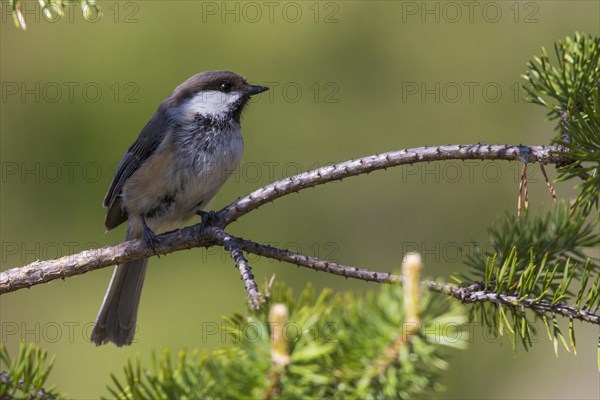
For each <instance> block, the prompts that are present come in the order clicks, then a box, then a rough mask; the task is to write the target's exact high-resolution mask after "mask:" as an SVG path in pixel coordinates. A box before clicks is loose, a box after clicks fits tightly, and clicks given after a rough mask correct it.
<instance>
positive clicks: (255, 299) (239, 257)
mask: <svg viewBox="0 0 600 400" xmlns="http://www.w3.org/2000/svg"><path fill="white" fill-rule="evenodd" d="M205 233H206V234H209V235H212V236H214V237H215V238H216V239H217V240H218V242H219V244H220V245H221V246H223V247H224V248H225V250H227V251H228V252H229V254H230V255H231V258H232V259H233V260H234V261H235V266H236V267H237V269H239V270H240V275H241V278H242V281H243V282H244V288H245V289H246V292H248V304H249V306H250V308H251V309H253V310H259V309H260V308H261V306H262V303H263V301H262V296H261V294H260V290H259V289H258V286H256V282H255V281H254V275H252V269H251V268H250V265H249V264H248V260H246V257H244V253H243V252H242V250H241V249H240V246H239V245H238V243H237V242H236V241H235V239H234V238H233V237H232V236H230V235H229V234H228V233H227V232H225V231H224V230H223V229H221V228H217V227H210V228H207V229H206V230H205Z"/></svg>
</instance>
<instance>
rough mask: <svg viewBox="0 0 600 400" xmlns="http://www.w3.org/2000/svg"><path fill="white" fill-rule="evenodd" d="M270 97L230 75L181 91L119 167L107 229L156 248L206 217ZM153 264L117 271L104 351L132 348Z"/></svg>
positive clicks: (202, 78)
mask: <svg viewBox="0 0 600 400" xmlns="http://www.w3.org/2000/svg"><path fill="white" fill-rule="evenodd" d="M265 90H268V88H267V87H264V86H257V85H250V84H249V83H248V82H246V80H245V79H244V78H243V77H241V76H240V75H237V74H235V73H233V72H228V71H206V72H201V73H199V74H197V75H194V76H192V77H191V78H189V79H188V80H187V81H185V82H183V83H182V84H181V85H179V86H178V87H177V88H175V90H174V91H173V93H171V95H170V96H169V97H167V98H166V99H165V100H164V101H163V102H162V103H161V104H160V106H159V107H158V110H156V112H155V113H154V115H153V116H152V118H150V121H148V123H147V124H146V126H145V127H144V129H142V131H141V132H140V135H139V136H138V138H137V139H136V140H135V142H133V144H132V145H131V147H130V148H129V150H128V151H127V153H126V154H125V156H124V157H123V158H122V159H121V162H120V163H119V166H118V167H117V170H116V173H115V176H114V178H113V181H112V183H111V185H110V187H109V189H108V192H107V193H106V196H105V198H104V203H103V205H104V207H106V208H108V211H107V213H106V219H105V221H104V225H105V226H106V229H107V230H111V229H113V228H116V227H117V226H119V225H120V224H122V223H123V222H125V221H127V233H126V235H125V239H126V240H133V239H143V240H144V242H145V243H146V244H147V245H149V246H151V247H154V246H155V245H156V243H157V238H156V236H155V235H156V234H158V233H161V232H166V231H169V230H173V229H177V228H178V227H180V226H181V224H183V223H185V222H186V221H188V220H189V219H190V218H192V217H193V216H194V215H200V216H202V215H203V214H205V212H204V211H203V209H204V207H205V206H206V205H207V204H208V203H209V202H210V201H211V199H212V198H213V197H214V196H215V194H216V193H217V191H218V190H219V188H220V187H221V186H222V185H223V183H225V181H226V180H227V178H229V176H230V175H231V173H232V172H233V171H234V170H235V169H236V167H237V166H238V164H239V162H240V159H241V157H242V152H243V148H244V143H243V140H242V135H241V131H240V117H241V114H242V111H243V110H244V107H245V106H246V104H247V103H248V100H249V99H250V97H251V96H253V95H256V94H258V93H262V92H264V91H265ZM147 264H148V260H147V259H145V260H138V261H130V262H127V263H125V264H121V265H117V266H116V267H115V270H114V272H113V275H112V279H111V281H110V285H109V287H108V290H107V292H106V295H105V296H104V301H103V302H102V306H101V307H100V311H99V313H98V317H97V318H96V322H95V324H94V328H93V330H92V334H91V339H92V341H93V342H94V343H95V344H96V345H97V346H99V345H101V344H104V343H107V342H113V343H114V344H116V345H117V346H119V347H120V346H124V345H130V344H131V343H132V341H133V337H134V334H135V323H136V319H137V311H138V306H139V302H140V295H141V292H142V285H143V283H144V275H145V274H146V266H147Z"/></svg>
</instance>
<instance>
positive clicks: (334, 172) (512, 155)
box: [217, 144, 568, 227]
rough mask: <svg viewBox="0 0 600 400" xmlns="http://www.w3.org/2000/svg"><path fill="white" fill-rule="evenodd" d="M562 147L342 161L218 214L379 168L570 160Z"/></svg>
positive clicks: (428, 151) (412, 152)
mask: <svg viewBox="0 0 600 400" xmlns="http://www.w3.org/2000/svg"><path fill="white" fill-rule="evenodd" d="M559 149H560V148H559V147H558V146H508V145H486V144H471V145H467V144H463V145H461V144H456V145H447V146H435V147H416V148H412V149H404V150H396V151H390V152H387V153H381V154H377V155H372V156H367V157H363V158H359V159H356V160H350V161H346V162H342V163H339V164H335V165H331V166H327V167H322V168H318V169H313V170H311V171H307V172H303V173H301V174H298V175H294V176H291V177H289V178H285V179H282V180H280V181H277V182H273V183H271V184H269V185H266V186H263V187H262V188H260V189H257V190H255V191H254V192H252V193H250V194H248V195H247V196H244V197H242V198H240V199H238V200H237V201H235V202H233V203H232V204H230V205H229V206H227V207H225V208H224V209H222V210H221V211H219V212H218V213H217V214H218V215H219V217H221V218H222V224H223V226H221V227H224V226H227V225H229V224H230V223H231V222H233V221H235V220H236V219H238V218H239V217H241V216H242V215H245V214H247V213H249V212H250V211H252V210H254V209H257V208H258V207H260V206H262V205H264V204H266V203H269V202H271V201H273V200H275V199H278V198H280V197H282V196H285V195H287V194H290V193H294V192H298V191H300V190H302V189H306V188H310V187H315V186H318V185H323V184H325V183H327V182H331V181H337V180H342V179H344V178H348V177H350V176H356V175H361V174H366V173H369V172H372V171H376V170H379V169H385V168H391V167H397V166H399V165H406V164H415V163H420V162H429V161H443V160H473V159H477V160H507V161H521V162H523V163H533V162H539V163H542V164H558V163H565V162H568V158H567V157H566V156H564V155H558V154H555V152H556V151H559Z"/></svg>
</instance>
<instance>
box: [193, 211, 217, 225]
mask: <svg viewBox="0 0 600 400" xmlns="http://www.w3.org/2000/svg"><path fill="white" fill-rule="evenodd" d="M197 214H198V215H199V216H200V220H201V221H202V223H203V224H206V225H212V224H214V223H215V222H216V221H217V220H218V219H219V217H218V215H217V212H216V211H203V210H199V211H198V212H197Z"/></svg>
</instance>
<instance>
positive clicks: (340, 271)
mask: <svg viewBox="0 0 600 400" xmlns="http://www.w3.org/2000/svg"><path fill="white" fill-rule="evenodd" d="M233 238H234V239H235V240H236V241H237V242H238V243H239V245H240V248H242V249H243V250H246V251H247V252H249V253H254V254H257V255H261V256H265V257H268V258H274V259H276V260H279V261H285V262H288V263H291V264H295V265H298V266H301V267H307V268H311V269H314V270H316V271H321V272H326V273H331V274H334V275H340V276H344V277H346V278H353V279H359V280H362V281H367V282H378V283H396V282H402V280H403V279H402V277H401V276H398V275H394V274H390V273H388V272H377V271H373V270H370V269H366V268H357V267H350V266H347V265H342V264H338V263H334V262H329V261H323V260H321V259H318V258H315V257H310V256H305V255H302V254H297V253H293V252H291V251H287V250H283V249H278V248H274V247H272V246H266V245H262V244H259V243H255V242H252V241H249V240H244V239H241V238H237V237H233ZM421 282H422V284H423V285H424V286H426V287H427V289H428V290H430V291H432V292H437V293H444V294H447V295H448V296H451V297H454V298H455V299H457V300H461V301H462V302H464V303H482V302H489V303H494V304H503V305H510V306H513V307H515V308H516V307H517V306H518V307H525V308H529V309H532V310H534V311H538V312H540V313H555V314H559V315H562V316H564V317H568V318H573V319H578V320H580V321H585V322H590V323H592V324H596V325H600V315H598V314H595V313H592V312H589V311H587V310H578V309H577V308H575V307H570V306H567V305H565V304H562V303H556V304H552V303H551V302H549V301H546V300H539V301H535V300H532V299H520V298H519V297H518V296H513V295H508V294H498V293H496V292H493V291H487V290H483V288H484V287H485V284H484V283H483V282H474V283H472V284H470V285H469V286H464V287H460V286H456V285H452V284H449V283H444V282H436V281H430V280H423V281H421Z"/></svg>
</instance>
